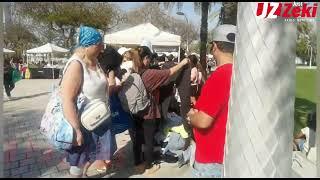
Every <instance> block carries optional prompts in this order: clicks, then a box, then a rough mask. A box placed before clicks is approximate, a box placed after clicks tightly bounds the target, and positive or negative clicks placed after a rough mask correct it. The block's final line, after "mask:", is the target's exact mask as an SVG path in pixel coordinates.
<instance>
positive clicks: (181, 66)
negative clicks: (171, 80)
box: [169, 58, 190, 77]
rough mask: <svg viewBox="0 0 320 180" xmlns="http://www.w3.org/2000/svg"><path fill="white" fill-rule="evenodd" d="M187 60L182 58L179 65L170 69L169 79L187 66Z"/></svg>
mask: <svg viewBox="0 0 320 180" xmlns="http://www.w3.org/2000/svg"><path fill="white" fill-rule="evenodd" d="M189 61H190V60H189V59H188V58H184V59H183V60H182V61H181V62H180V63H179V64H177V65H175V66H173V67H172V68H170V75H169V76H170V77H171V76H173V75H174V74H176V73H177V72H178V71H179V70H180V69H182V68H183V67H184V66H185V65H187V64H188V63H189Z"/></svg>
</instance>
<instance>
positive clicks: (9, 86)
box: [4, 83, 15, 97]
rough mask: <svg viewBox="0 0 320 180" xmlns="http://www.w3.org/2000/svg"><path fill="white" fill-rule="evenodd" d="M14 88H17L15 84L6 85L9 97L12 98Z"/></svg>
mask: <svg viewBox="0 0 320 180" xmlns="http://www.w3.org/2000/svg"><path fill="white" fill-rule="evenodd" d="M14 87H15V85H14V83H9V84H7V83H5V84H4V88H5V90H6V94H7V96H8V97H11V91H12V90H13V89H14Z"/></svg>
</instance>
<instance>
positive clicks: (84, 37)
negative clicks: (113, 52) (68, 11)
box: [78, 26, 102, 47]
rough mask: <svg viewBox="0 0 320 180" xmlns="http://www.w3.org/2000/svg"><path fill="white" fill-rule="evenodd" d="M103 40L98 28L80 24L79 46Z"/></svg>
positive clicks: (87, 45) (86, 45) (94, 43)
mask: <svg viewBox="0 0 320 180" xmlns="http://www.w3.org/2000/svg"><path fill="white" fill-rule="evenodd" d="M101 42H102V36H101V34H100V33H99V31H98V30H96V29H95V28H92V27H89V26H80V32H79V38H78V46H79V47H89V46H92V45H96V44H99V43H101Z"/></svg>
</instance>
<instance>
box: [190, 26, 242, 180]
mask: <svg viewBox="0 0 320 180" xmlns="http://www.w3.org/2000/svg"><path fill="white" fill-rule="evenodd" d="M235 34H236V26H234V25H227V24H224V25H220V26H219V27H217V28H216V29H215V30H214V32H213V41H212V42H211V44H212V47H211V53H212V55H213V57H214V58H215V59H216V60H217V63H218V64H217V65H218V67H217V69H216V70H215V71H214V72H213V73H212V74H211V76H210V77H209V78H208V80H207V81H206V83H205V85H204V86H203V88H202V91H201V94H200V97H199V99H198V101H197V102H196V105H195V109H191V110H190V112H189V113H188V117H189V121H190V124H191V125H192V127H193V132H194V139H195V143H196V152H195V163H194V165H193V174H194V175H195V177H222V176H223V157H224V144H225V135H226V123H227V119H228V102H229V95H230V84H231V74H232V63H233V51H234V41H235Z"/></svg>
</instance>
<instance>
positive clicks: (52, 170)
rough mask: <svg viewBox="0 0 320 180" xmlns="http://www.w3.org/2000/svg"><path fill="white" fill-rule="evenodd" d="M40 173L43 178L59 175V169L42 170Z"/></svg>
mask: <svg viewBox="0 0 320 180" xmlns="http://www.w3.org/2000/svg"><path fill="white" fill-rule="evenodd" d="M40 171H41V176H46V175H50V174H53V173H57V172H58V169H57V167H55V166H53V167H50V168H45V169H40Z"/></svg>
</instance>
